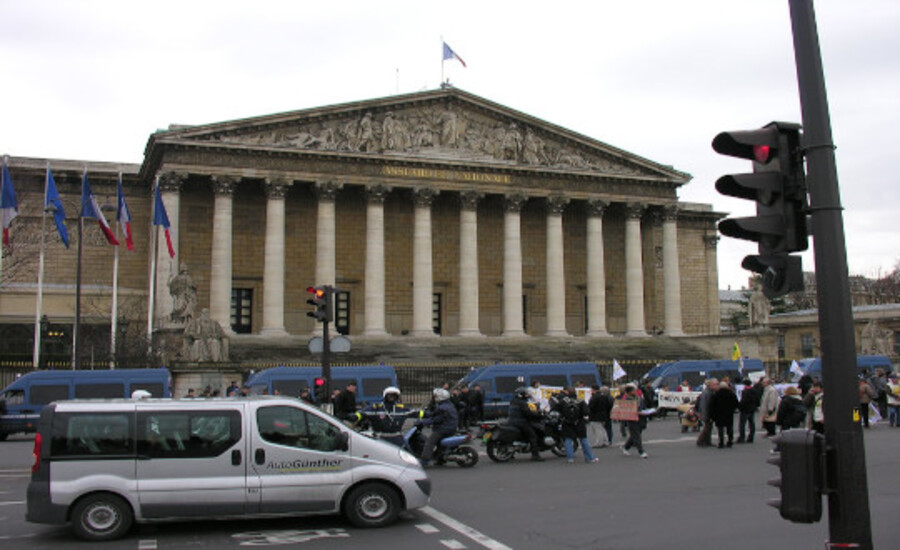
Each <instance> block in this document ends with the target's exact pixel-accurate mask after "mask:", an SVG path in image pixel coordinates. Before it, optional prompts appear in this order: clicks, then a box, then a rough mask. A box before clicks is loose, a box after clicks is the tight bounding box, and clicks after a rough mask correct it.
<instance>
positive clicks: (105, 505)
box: [72, 493, 134, 541]
mask: <svg viewBox="0 0 900 550" xmlns="http://www.w3.org/2000/svg"><path fill="white" fill-rule="evenodd" d="M133 521H134V516H133V515H132V513H131V506H129V505H128V503H127V502H125V500H124V499H122V498H121V497H117V496H116V495H111V494H108V493H105V494H104V493H101V494H96V495H90V496H87V497H85V498H83V499H82V500H80V501H78V503H77V504H76V505H75V508H74V509H73V510H72V530H73V531H74V532H75V534H76V535H78V536H79V537H81V538H82V539H84V540H94V541H103V540H114V539H117V538H120V537H122V536H123V535H125V533H127V532H128V530H129V529H131V524H132V522H133Z"/></svg>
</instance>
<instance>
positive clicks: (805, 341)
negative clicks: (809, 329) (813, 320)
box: [800, 334, 816, 357]
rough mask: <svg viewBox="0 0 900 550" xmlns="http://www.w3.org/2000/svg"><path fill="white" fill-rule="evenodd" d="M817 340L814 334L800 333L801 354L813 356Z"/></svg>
mask: <svg viewBox="0 0 900 550" xmlns="http://www.w3.org/2000/svg"><path fill="white" fill-rule="evenodd" d="M815 347H816V345H815V340H814V339H813V335H812V334H801V335H800V354H801V355H803V357H812V356H813V355H814V354H815Z"/></svg>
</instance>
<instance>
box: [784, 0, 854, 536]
mask: <svg viewBox="0 0 900 550" xmlns="http://www.w3.org/2000/svg"><path fill="white" fill-rule="evenodd" d="M789 2H790V10H791V24H792V28H793V36H794V55H795V58H796V63H797V82H798V86H799V90H800V105H801V110H802V113H803V134H804V143H803V146H804V149H805V152H806V165H807V176H806V181H807V184H808V187H809V201H810V208H809V210H810V218H811V223H812V234H813V242H814V248H813V251H814V255H815V263H816V286H817V297H818V303H819V337H820V341H821V351H822V378H823V380H822V382H823V385H824V389H825V398H824V402H823V406H824V409H825V410H824V413H825V445H826V448H827V461H826V464H827V475H826V479H827V485H828V488H829V492H828V532H829V537H830V540H829V542H830V543H831V544H851V543H855V544H857V545H858V548H862V549H871V548H872V527H871V521H870V517H869V492H868V483H867V479H866V457H865V446H864V444H863V434H862V428H861V427H860V425H859V422H858V421H857V420H856V419H855V418H854V411H855V409H856V407H857V406H858V404H859V397H858V393H857V392H858V390H857V384H858V382H857V378H856V372H857V369H856V343H855V338H854V326H853V315H852V309H851V305H852V304H851V299H850V287H849V283H848V274H847V273H848V270H847V249H846V244H845V241H844V225H843V215H842V213H841V210H842V206H841V198H840V191H839V188H838V180H837V168H836V165H835V158H834V145H833V143H832V136H831V122H830V117H829V114H828V99H827V96H826V93H825V78H824V75H823V71H822V58H821V54H820V51H819V37H818V32H817V30H816V19H815V13H814V11H813V6H812V0H789Z"/></svg>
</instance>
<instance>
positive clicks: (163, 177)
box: [159, 172, 188, 193]
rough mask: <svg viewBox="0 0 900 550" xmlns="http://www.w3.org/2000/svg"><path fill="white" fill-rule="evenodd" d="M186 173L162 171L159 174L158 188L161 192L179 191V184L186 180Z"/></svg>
mask: <svg viewBox="0 0 900 550" xmlns="http://www.w3.org/2000/svg"><path fill="white" fill-rule="evenodd" d="M187 178H188V175H187V174H186V173H183V172H163V173H162V174H159V190H160V191H163V192H167V191H174V192H176V193H178V192H180V191H181V186H182V185H184V182H185V181H187Z"/></svg>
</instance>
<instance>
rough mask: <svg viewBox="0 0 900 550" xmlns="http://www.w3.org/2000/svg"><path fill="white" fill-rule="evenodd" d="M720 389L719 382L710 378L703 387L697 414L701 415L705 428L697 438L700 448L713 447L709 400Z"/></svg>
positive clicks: (698, 399) (698, 400)
mask: <svg viewBox="0 0 900 550" xmlns="http://www.w3.org/2000/svg"><path fill="white" fill-rule="evenodd" d="M718 387H719V380H718V379H716V378H710V379H708V380H707V381H706V383H705V384H704V386H703V391H702V392H700V397H698V398H697V412H698V413H699V414H700V422H701V423H702V424H703V427H702V428H701V429H700V435H698V436H697V446H698V447H709V446H710V445H712V422H711V420H710V416H709V400H710V399H711V398H712V395H713V393H715V391H716V390H717V389H718Z"/></svg>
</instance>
